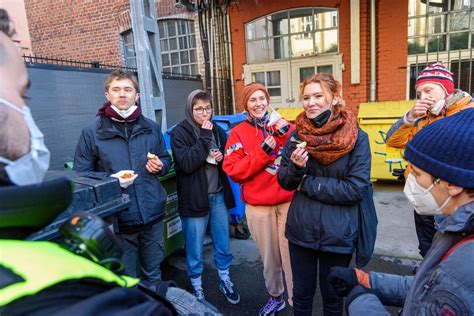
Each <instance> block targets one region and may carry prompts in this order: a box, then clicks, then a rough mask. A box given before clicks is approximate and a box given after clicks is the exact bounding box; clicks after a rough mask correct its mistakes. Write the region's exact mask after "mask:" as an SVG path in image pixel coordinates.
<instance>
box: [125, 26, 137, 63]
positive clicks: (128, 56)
mask: <svg viewBox="0 0 474 316" xmlns="http://www.w3.org/2000/svg"><path fill="white" fill-rule="evenodd" d="M122 52H123V59H124V65H125V67H127V68H137V60H136V58H135V46H134V44H133V33H132V30H129V31H127V32H124V33H122Z"/></svg>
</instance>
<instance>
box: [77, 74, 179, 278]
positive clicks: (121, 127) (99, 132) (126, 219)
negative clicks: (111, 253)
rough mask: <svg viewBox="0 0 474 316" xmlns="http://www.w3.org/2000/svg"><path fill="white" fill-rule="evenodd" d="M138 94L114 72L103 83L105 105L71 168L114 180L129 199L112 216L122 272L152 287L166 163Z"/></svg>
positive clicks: (159, 251) (159, 253) (159, 255)
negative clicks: (120, 247)
mask: <svg viewBox="0 0 474 316" xmlns="http://www.w3.org/2000/svg"><path fill="white" fill-rule="evenodd" d="M139 96H140V94H139V91H138V83H137V79H136V78H135V76H134V75H133V74H131V73H128V72H124V71H122V70H115V71H113V72H112V73H111V74H110V75H109V76H108V77H107V78H106V79H105V97H106V98H107V100H108V102H106V103H105V104H104V105H103V106H102V107H101V108H100V109H99V112H98V113H97V118H96V119H95V120H94V122H93V123H92V124H90V125H89V126H87V127H86V128H84V129H83V131H82V133H81V136H80V138H79V142H78V144H77V147H76V153H75V157H74V167H73V169H74V171H76V172H78V174H79V175H82V176H93V177H100V178H103V177H108V176H116V177H118V178H119V180H120V183H121V186H122V188H123V192H124V193H126V194H128V195H129V196H130V201H131V204H130V206H129V207H128V209H126V210H123V211H121V212H119V213H118V226H119V236H120V237H121V239H122V241H123V248H124V249H123V253H124V255H123V257H122V261H123V263H124V265H125V273H126V274H127V275H130V276H133V277H138V276H139V277H140V278H141V280H142V282H143V283H145V284H147V285H148V286H154V285H155V284H156V283H157V282H158V281H160V280H161V271H160V263H161V261H162V260H163V217H164V209H165V204H166V196H167V195H166V191H165V189H164V188H163V186H162V185H161V183H160V181H159V180H158V176H163V175H165V174H166V173H168V170H169V169H170V167H171V163H172V160H171V156H170V154H169V153H168V151H167V150H166V146H165V141H164V139H163V134H162V133H161V129H160V126H159V125H158V124H156V123H155V122H153V121H152V120H150V119H148V118H146V117H144V116H143V115H142V114H141V109H140V106H139V105H137V101H138V99H139ZM127 173H128V175H125V179H124V174H127ZM129 177H131V178H129ZM137 262H139V263H140V274H138V271H137V270H138V267H137Z"/></svg>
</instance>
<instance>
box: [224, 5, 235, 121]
mask: <svg viewBox="0 0 474 316" xmlns="http://www.w3.org/2000/svg"><path fill="white" fill-rule="evenodd" d="M225 18H226V23H227V36H228V39H227V40H228V42H227V49H228V50H229V54H228V63H229V65H230V85H231V88H232V114H235V113H236V110H235V83H234V65H233V63H234V58H233V55H232V33H231V32H230V17H229V12H228V11H227V13H226V15H225Z"/></svg>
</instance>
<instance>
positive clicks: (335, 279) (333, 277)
mask: <svg viewBox="0 0 474 316" xmlns="http://www.w3.org/2000/svg"><path fill="white" fill-rule="evenodd" d="M328 282H329V283H331V285H332V287H333V289H334V292H336V294H337V295H338V296H341V297H343V296H347V295H349V293H350V291H351V290H352V289H353V288H354V287H355V286H357V285H359V281H358V280H357V275H356V273H355V271H354V269H349V268H346V267H331V269H330V270H329V275H328Z"/></svg>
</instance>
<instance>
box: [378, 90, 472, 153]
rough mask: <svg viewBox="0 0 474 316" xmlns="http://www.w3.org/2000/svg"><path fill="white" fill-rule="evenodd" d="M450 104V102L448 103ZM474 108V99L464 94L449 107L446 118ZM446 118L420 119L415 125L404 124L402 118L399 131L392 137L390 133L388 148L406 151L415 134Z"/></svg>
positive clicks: (439, 116) (397, 123) (431, 117)
mask: <svg viewBox="0 0 474 316" xmlns="http://www.w3.org/2000/svg"><path fill="white" fill-rule="evenodd" d="M448 102H449V101H448ZM472 107H474V102H472V98H471V96H470V95H467V94H463V95H462V96H461V97H459V100H456V101H455V102H454V104H452V105H450V106H448V108H447V110H446V115H445V116H450V115H453V114H456V113H458V112H459V111H461V110H464V109H467V108H472ZM443 117H444V116H442V115H438V116H424V117H422V118H420V119H418V120H417V121H416V122H415V123H414V124H406V123H403V118H401V119H400V120H401V122H402V123H401V124H400V120H399V121H397V122H396V123H395V124H394V125H400V127H399V128H398V129H396V130H395V132H393V134H391V135H390V132H391V131H389V133H388V135H387V137H388V138H387V146H388V147H393V148H398V149H405V147H406V145H407V143H408V142H409V141H410V140H411V139H412V138H413V137H414V136H415V134H416V133H417V132H418V131H419V130H420V129H422V128H423V127H425V126H426V125H428V124H430V123H432V122H434V121H437V120H439V119H442V118H443Z"/></svg>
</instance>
